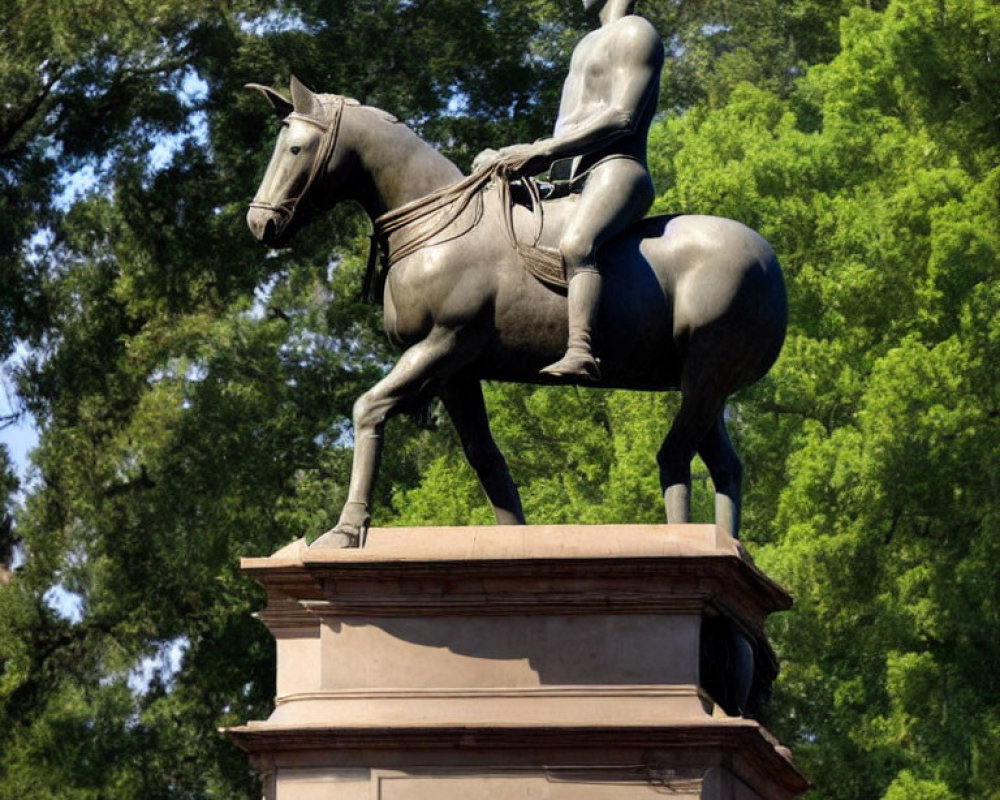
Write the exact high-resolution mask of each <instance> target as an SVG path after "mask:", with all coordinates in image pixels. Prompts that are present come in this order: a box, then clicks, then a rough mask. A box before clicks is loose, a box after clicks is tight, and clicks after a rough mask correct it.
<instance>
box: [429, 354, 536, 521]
mask: <svg viewBox="0 0 1000 800" xmlns="http://www.w3.org/2000/svg"><path fill="white" fill-rule="evenodd" d="M440 396H441V401H442V402H443V403H444V407H445V410H447V412H448V416H450V417H451V421H452V422H453V423H454V425H455V430H457V431H458V436H459V439H461V441H462V449H463V450H464V451H465V458H466V459H467V460H468V462H469V465H470V466H471V467H472V468H473V469H474V470H475V472H476V476H477V477H478V478H479V485H480V486H482V487H483V491H484V492H485V493H486V499H487V500H489V503H490V505H491V506H493V513H494V514H495V515H496V518H497V523H498V524H500V525H523V524H524V511H522V510H521V498H520V496H519V495H518V493H517V486H515V485H514V480H513V478H511V476H510V470H509V469H508V467H507V462H506V460H504V457H503V454H502V453H501V452H500V449H499V448H498V447H497V444H496V442H495V441H494V439H493V433H492V431H490V422H489V418H488V417H487V415H486V403H485V402H484V401H483V389H482V386H481V385H480V383H479V379H478V378H476V377H475V376H473V375H469V374H461V375H457V376H455V377H454V378H452V379H451V380H450V381H448V383H446V384H445V385H444V386H443V387H442V388H441V392H440Z"/></svg>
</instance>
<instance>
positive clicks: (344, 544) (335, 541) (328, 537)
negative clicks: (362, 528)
mask: <svg viewBox="0 0 1000 800" xmlns="http://www.w3.org/2000/svg"><path fill="white" fill-rule="evenodd" d="M360 541H361V537H360V535H359V534H356V533H350V532H348V531H345V530H341V529H338V528H334V529H333V530H329V531H327V532H326V533H324V534H323V535H322V536H320V537H319V538H318V539H317V540H316V541H315V542H313V543H312V544H311V545H309V549H310V550H313V549H315V550H328V549H329V550H334V549H338V550H343V549H347V548H351V547H358V545H359V543H360Z"/></svg>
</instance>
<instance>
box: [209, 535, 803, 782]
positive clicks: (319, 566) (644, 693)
mask: <svg viewBox="0 0 1000 800" xmlns="http://www.w3.org/2000/svg"><path fill="white" fill-rule="evenodd" d="M242 566H243V569H244V571H245V572H247V573H248V574H250V575H251V576H253V577H254V578H256V579H257V580H258V581H260V582H261V583H262V584H263V585H264V586H265V588H266V589H267V592H268V606H267V608H266V609H265V611H263V612H261V614H260V618H261V619H262V621H264V622H265V624H267V625H268V627H269V628H270V629H271V631H272V633H273V634H274V636H275V639H276V641H277V646H278V687H277V688H278V692H277V697H276V699H275V703H276V707H275V711H274V713H273V714H272V715H271V716H270V718H269V719H268V720H267V721H265V722H251V723H249V724H248V725H245V726H240V727H236V728H230V729H228V730H227V733H228V735H229V736H230V737H231V738H232V739H233V740H234V741H235V742H236V743H237V744H238V745H239V746H240V747H242V748H243V749H245V750H247V751H248V752H249V753H250V754H251V757H252V759H253V762H254V765H255V767H256V768H257V769H258V770H259V771H260V772H261V774H262V775H263V777H264V784H265V797H266V798H267V800H292V798H294V800H312V798H317V800H318V798H324V800H326V799H327V798H329V799H331V800H333V799H334V798H336V800H341V798H343V799H344V800H354V798H365V800H377V799H385V800H390V799H391V798H404V797H405V798H407V799H408V800H421V799H422V798H428V800H429V799H430V798H434V799H435V800H438V799H439V798H452V797H454V798H463V799H468V798H491V800H492V798H500V800H506V799H507V798H509V799H510V800H515V799H516V800H522V798H523V800H529V798H530V799H531V800H535V798H552V799H553V800H559V799H561V798H567V800H569V798H573V800H590V799H591V798H593V799H594V800H598V799H599V798H616V799H619V798H632V797H636V798H640V797H654V796H663V795H664V794H668V795H669V796H671V797H678V798H695V797H698V798H727V799H728V800H743V799H744V798H746V799H747V800H749V799H750V798H766V799H767V800H772V799H773V800H784V798H793V797H796V796H798V794H800V793H802V792H803V791H804V790H805V789H806V787H807V784H806V782H805V780H804V779H803V778H802V776H801V774H800V773H799V772H798V771H797V770H796V769H795V767H794V766H793V765H792V763H791V760H790V757H789V755H788V752H787V750H784V749H783V748H781V747H779V746H778V744H777V742H775V741H774V740H773V739H772V738H771V737H770V735H769V734H768V733H767V732H766V731H765V730H764V729H763V728H762V727H761V726H760V725H759V723H757V722H756V721H754V720H751V719H744V718H742V717H738V716H727V715H726V714H725V713H724V712H722V710H721V708H720V707H719V705H718V704H717V703H716V702H715V700H714V699H713V697H712V696H711V695H712V692H714V693H715V694H716V695H719V694H720V693H723V692H725V690H726V687H725V685H724V682H722V683H717V684H716V685H717V688H715V689H712V685H711V684H710V685H709V688H710V689H711V691H706V688H705V686H706V682H705V680H703V673H705V672H706V671H707V670H706V669H705V665H704V658H705V654H706V653H715V652H717V648H716V649H714V650H713V648H712V647H711V646H710V643H708V642H706V640H705V636H706V633H705V632H706V631H707V630H709V629H711V628H712V627H713V626H712V625H709V624H705V623H706V621H710V620H719V619H724V620H725V621H726V624H727V625H731V626H732V627H734V628H735V629H737V630H739V631H740V632H741V635H742V636H743V638H744V640H745V641H747V642H750V643H751V645H752V650H753V660H754V661H755V663H756V677H755V679H754V686H755V687H756V688H757V691H758V692H759V693H763V694H766V692H767V689H768V688H769V684H770V680H771V679H772V678H773V675H774V672H775V665H774V659H773V654H772V653H771V651H770V648H769V646H768V645H767V642H766V639H765V638H764V635H763V623H764V619H765V618H766V616H767V614H769V613H771V612H772V611H775V610H780V609H782V608H786V607H787V606H788V604H789V602H790V599H789V598H788V596H787V595H785V594H784V592H782V591H781V589H780V588H779V587H777V586H776V585H775V584H773V583H772V582H771V581H769V580H768V579H767V578H766V577H765V576H764V575H763V574H762V573H760V572H759V571H758V570H757V569H756V568H755V567H754V566H753V565H752V563H751V562H750V560H749V558H748V557H747V556H746V555H745V552H744V551H743V550H742V549H741V548H740V547H739V545H738V543H737V542H735V541H734V540H732V539H730V538H729V537H728V536H727V535H725V534H724V533H723V532H722V531H720V530H719V529H717V528H715V527H714V526H709V525H683V526H666V525H650V526H635V525H633V526H620V525H619V526H586V527H584V526H532V527H489V528H424V529H419V528H417V529H373V530H372V531H370V533H369V539H368V546H367V547H366V548H365V549H363V550H309V549H308V548H306V547H305V545H304V543H303V542H297V543H294V544H292V545H290V546H289V547H287V548H284V549H283V550H281V551H279V552H278V553H275V554H274V556H272V557H271V558H266V559H244V561H243V564H242ZM716 627H717V626H716ZM715 672H719V670H715ZM720 674H721V673H720Z"/></svg>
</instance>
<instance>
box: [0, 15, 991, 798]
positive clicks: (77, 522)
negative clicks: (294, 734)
mask: <svg viewBox="0 0 1000 800" xmlns="http://www.w3.org/2000/svg"><path fill="white" fill-rule="evenodd" d="M578 6H579V4H578V3H576V2H570V0H559V2H556V0H492V1H491V2H488V3H482V2H470V0H427V1H426V2H395V0H371V1H370V2H364V3H349V2H343V1H342V0H289V2H284V3H280V4H279V3H271V2H266V1H265V0H239V2H232V3H224V4H220V3H208V2H198V1H197V0H187V1H182V0H171V1H170V2H163V1H162V0H129V2H128V3H117V4H108V3H104V2H102V0H92V2H87V3H48V4H39V3H26V2H24V3H22V2H13V3H10V4H8V8H7V9H6V10H5V12H4V14H5V26H4V33H3V35H2V40H0V45H2V46H0V87H2V90H3V94H4V97H5V99H6V98H10V99H9V100H5V103H4V104H3V107H2V108H0V167H2V168H0V189H2V191H0V203H2V210H3V214H0V218H2V220H3V221H2V222H0V242H2V244H3V247H0V355H3V356H6V355H9V354H10V353H11V352H13V349H14V346H15V343H16V342H22V343H24V345H25V346H26V348H27V353H28V355H27V356H26V357H25V358H24V359H22V360H21V362H20V363H19V366H17V367H16V369H15V372H16V379H17V391H18V396H19V399H20V402H21V403H22V404H23V406H24V408H25V409H27V410H29V411H30V412H31V413H32V414H33V415H34V417H35V419H36V420H37V421H38V424H39V427H40V434H41V438H40V444H39V447H38V449H37V451H36V452H35V454H34V457H33V458H34V477H33V479H32V480H31V481H29V482H28V484H27V486H26V487H25V489H26V497H25V500H24V502H23V504H22V506H21V507H20V509H19V510H18V512H17V515H16V525H15V528H14V529H13V531H8V532H7V533H6V534H4V531H3V530H0V534H4V535H0V551H2V550H3V548H4V547H6V546H7V542H8V541H12V540H13V535H14V533H16V536H17V537H19V539H20V541H21V544H20V546H19V547H18V558H17V560H18V562H19V563H20V566H19V568H18V570H17V571H16V572H15V574H14V576H13V577H12V579H11V580H10V581H9V583H6V584H3V582H2V581H0V720H2V724H0V754H2V755H0V798H7V797H10V798H15V797H16V798H33V797H38V798H43V797H44V798H50V797H51V798H90V797H109V798H119V797H120V798H131V797H140V796H141V797H151V798H157V797H163V798H181V797H192V798H198V797H230V796H232V797H249V796H251V795H252V794H253V793H254V787H253V784H252V780H251V778H250V777H249V775H248V773H247V770H246V762H245V759H244V758H243V756H242V755H241V754H240V753H238V752H236V751H235V749H234V748H232V747H231V746H230V745H229V744H228V743H227V742H226V741H225V740H224V739H222V738H221V737H220V736H219V735H218V734H217V733H216V728H217V726H219V725H223V724H229V723H236V722H242V721H245V720H247V719H254V718H263V717H265V716H266V715H267V713H268V710H269V708H268V704H269V702H270V698H271V696H272V695H273V691H274V687H273V674H272V671H273V663H272V646H271V644H270V642H269V637H268V635H267V633H266V631H265V630H264V629H263V627H262V626H260V625H259V624H258V623H256V622H255V621H254V620H253V619H252V618H251V617H250V612H251V610H253V609H254V608H255V607H257V606H258V604H259V602H260V596H259V594H258V593H257V591H256V590H255V588H254V587H253V586H251V585H249V584H248V582H247V581H245V580H243V579H242V578H241V577H240V576H239V574H238V572H237V568H236V567H237V561H238V558H239V556H240V555H262V554H266V553H269V552H271V551H273V550H275V549H276V548H277V547H278V546H280V545H282V544H284V543H285V542H287V541H289V540H291V539H294V538H297V537H300V536H314V535H316V534H318V533H320V532H322V531H323V530H325V528H326V527H328V526H329V525H330V524H331V522H332V521H333V520H334V519H335V517H336V513H337V511H338V509H339V504H340V503H341V502H342V501H343V498H344V494H345V483H346V480H347V477H348V470H349V455H350V453H349V449H350V433H349V424H348V423H349V412H350V408H351V404H352V402H353V400H354V398H355V397H356V395H357V394H359V393H360V392H361V391H362V390H363V389H364V388H365V387H367V386H368V385H370V384H371V383H372V382H373V381H374V380H375V379H376V378H377V376H378V375H380V374H381V372H382V371H383V370H384V369H385V367H386V364H387V363H389V361H390V359H391V357H392V355H391V353H390V351H389V350H388V348H387V346H386V344H385V342H384V338H383V337H382V336H381V334H380V332H379V323H378V320H377V315H376V314H375V313H374V311H373V310H372V309H370V308H368V307H366V306H362V305H360V304H358V303H357V302H356V301H355V300H354V297H355V296H356V293H357V288H358V287H357V284H358V277H359V275H360V272H361V269H362V261H363V258H362V256H361V250H362V248H363V244H364V236H363V231H362V227H361V225H360V224H359V220H358V218H357V216H356V215H354V214H352V213H351V212H350V211H349V210H344V211H338V212H336V213H334V214H333V215H332V216H330V217H329V218H328V219H327V220H326V221H325V223H317V224H315V225H314V226H313V228H312V229H310V230H309V231H307V232H306V233H305V234H303V235H302V237H301V238H300V239H299V240H298V241H297V242H296V244H295V246H294V248H292V249H291V250H287V251H282V252H279V253H270V254H268V253H265V252H263V251H261V250H259V249H258V246H257V245H256V244H255V243H254V242H252V241H251V237H249V235H248V234H247V233H246V231H245V227H244V224H243V222H242V214H243V211H244V208H245V203H246V200H247V199H248V198H249V197H250V196H251V195H252V193H253V189H254V185H255V181H256V180H257V179H258V178H259V176H260V174H261V172H262V170H263V166H264V163H265V160H266V158H267V155H268V152H269V150H270V144H271V140H272V138H273V135H274V127H273V123H271V122H270V121H269V120H268V115H267V110H266V108H265V107H264V106H263V104H262V103H261V102H260V100H259V98H256V97H253V96H251V95H250V94H248V93H244V92H243V91H242V89H241V87H242V85H243V84H244V83H245V82H247V81H257V82H263V83H271V84H273V85H276V86H277V87H279V88H280V87H281V86H282V85H284V84H285V83H286V81H287V78H288V75H289V74H290V73H292V72H294V73H295V74H297V75H298V76H299V77H300V78H302V79H303V80H304V81H305V82H306V83H307V84H309V85H310V86H312V87H313V88H315V89H317V90H320V91H341V92H344V93H346V94H350V95H353V96H355V97H358V98H359V99H361V100H363V101H365V102H369V103H372V104H375V105H379V106H381V107H383V108H386V109H387V110H390V111H392V112H393V113H395V114H397V115H399V116H400V117H402V118H404V119H405V120H406V121H407V122H408V123H409V124H411V125H413V126H414V127H415V128H416V129H417V130H418V131H419V132H420V133H421V134H422V135H424V136H425V137H426V138H428V139H430V140H432V141H433V142H435V143H436V144H437V145H438V146H439V147H441V148H442V149H443V150H444V151H445V152H446V153H448V154H449V155H450V156H452V157H453V158H455V159H456V160H457V161H458V163H460V164H461V165H463V166H466V165H468V163H469V162H470V161H471V157H472V155H473V154H474V153H475V152H476V151H478V150H479V149H480V148H482V147H485V146H495V145H497V144H501V143H507V142H511V141H515V140H518V141H523V140H530V139H533V138H535V137H537V136H540V135H543V134H544V133H545V131H546V130H547V128H549V127H550V125H551V122H552V119H553V117H554V106H555V103H556V100H557V97H558V91H559V82H560V80H561V76H562V74H563V73H564V64H565V60H566V58H567V56H568V52H569V48H570V47H571V45H572V43H573V42H574V41H575V40H576V38H577V37H578V36H579V33H580V30H581V27H582V26H583V25H584V24H585V23H584V20H583V18H582V13H581V9H580V8H579V7H578ZM640 11H642V12H643V13H645V14H647V15H648V16H650V18H651V19H653V20H654V21H655V22H656V23H657V25H658V26H659V27H660V30H661V31H663V32H664V37H665V39H667V40H668V41H669V44H670V58H669V60H668V65H667V68H666V71H665V75H664V82H663V93H662V98H661V100H662V108H663V113H662V115H661V118H660V119H659V121H658V122H657V124H656V125H655V127H654V130H653V132H652V134H651V148H650V158H651V166H652V168H653V171H654V178H655V181H656V185H657V186H658V188H659V190H660V192H661V194H660V197H659V199H658V201H657V210H660V211H668V210H669V211H672V212H673V211H690V212H699V213H713V214H720V215H725V216H731V217H734V218H737V219H740V220H743V221H744V222H746V223H748V224H750V225H752V226H754V227H756V228H757V229H758V230H760V231H761V232H762V233H763V234H764V235H765V236H767V237H768V238H769V239H770V241H771V242H772V243H773V244H774V245H775V248H776V250H777V251H778V253H779V256H780V258H781V260H782V263H783V265H784V267H785V270H786V275H787V279H788V285H789V291H790V298H791V305H792V326H791V329H790V335H789V338H788V341H787V343H786V346H785V350H784V353H783V355H782V357H781V360H780V361H779V363H778V365H777V366H776V368H775V369H774V371H773V372H772V374H771V375H770V376H769V377H768V378H767V379H765V380H764V381H763V382H762V383H761V384H759V385H758V386H756V387H755V388H753V389H752V390H750V391H748V392H745V393H743V394H742V395H740V396H739V397H737V398H735V399H734V401H733V402H732V404H731V406H730V408H729V412H728V413H729V419H730V427H731V429H732V432H733V436H734V438H735V439H736V441H737V446H738V448H739V449H740V451H741V453H742V454H743V456H744V460H745V462H746V466H747V489H746V510H745V524H744V527H745V533H746V538H747V542H748V545H749V546H750V547H751V549H753V551H754V553H755V555H756V556H757V558H758V562H759V563H760V564H761V565H763V566H764V567H765V569H767V570H768V571H769V572H771V573H772V574H773V575H774V576H775V577H776V578H777V579H778V580H779V581H781V582H782V583H784V584H785V585H786V586H787V587H788V588H789V589H790V590H791V591H792V593H793V594H794V595H795V596H796V599H797V605H796V608H795V609H794V610H793V611H792V612H790V613H788V614H785V615H782V616H781V617H780V618H779V619H776V620H775V624H774V627H773V629H772V634H773V638H774V641H775V644H776V647H777V648H778V650H779V655H780V657H781V659H782V663H783V672H782V676H781V678H780V682H779V684H778V693H777V697H776V702H775V704H774V708H773V710H772V717H773V718H772V720H771V722H772V725H773V727H774V728H775V729H776V731H777V732H778V733H779V734H780V736H781V738H782V739H783V740H784V741H785V742H786V743H787V744H789V745H791V746H792V747H793V749H794V750H795V752H796V755H797V758H798V760H799V762H800V763H801V764H802V765H803V767H804V768H805V769H806V770H807V771H808V772H809V773H810V775H811V776H812V777H813V780H814V781H815V783H816V785H817V789H816V790H815V792H814V793H813V796H815V797H817V798H830V799H831V800H832V799H833V798H837V799H838V800H839V799H840V798H844V799H845V800H846V798H857V799H858V800H861V799H862V798H864V799H865V800H867V799H868V798H874V797H883V798H885V800H899V798H924V797H926V798H958V797H984V798H988V797H1000V794H998V793H997V790H996V788H995V776H996V775H997V774H1000V682H998V679H997V678H996V676H995V674H994V672H995V671H994V670H992V669H991V668H990V667H989V665H991V664H995V663H997V661H998V660H1000V652H998V648H1000V644H998V642H1000V601H998V594H997V586H998V585H1000V574H998V571H1000V567H998V566H997V565H998V564H1000V558H998V556H1000V553H998V552H997V550H998V545H997V543H996V542H997V539H998V537H997V532H998V527H1000V526H998V522H1000V505H998V501H997V499H996V498H997V497H998V496H1000V491H998V490H1000V486H998V485H997V481H998V479H997V477H996V475H997V473H996V470H995V467H994V465H995V463H996V461H997V457H998V454H1000V421H998V420H1000V395H998V388H997V387H998V386H1000V380H998V379H1000V374H998V371H1000V366H998V365H1000V323H998V321H997V314H996V311H997V308H1000V213H998V212H1000V208H998V197H1000V167H998V166H997V165H998V164H1000V128H998V124H997V120H998V119H1000V90H998V88H997V87H1000V74H998V73H1000V66H998V65H1000V51H998V50H1000V10H998V9H997V8H996V6H995V4H994V3H992V2H989V1H988V0H892V1H891V2H884V3H869V2H865V3H861V2H849V0H842V1H841V2H835V3H826V2H824V3H820V2H816V1H815V0H768V1H767V2H762V3H748V4H737V3H729V2H716V1H715V0H686V1H685V2H676V3H675V2H670V3H667V2H650V3H646V4H642V6H641V8H640ZM71 176H72V177H71ZM487 403H488V405H489V407H490V409H491V412H492V424H493V427H494V432H495V433H496V435H497V438H498V441H499V442H500V445H501V447H502V449H503V450H504V451H505V453H506V454H507V455H508V458H509V461H510V463H511V467H512V470H513V472H514V475H515V479H516V480H517V481H518V483H519V484H520V485H521V486H522V487H523V494H524V501H525V509H526V511H527V513H528V516H529V520H530V521H533V522H549V523H558V522H595V523H596V522H612V521H617V522H638V521H650V522H655V521H657V520H660V519H662V513H663V512H662V500H661V498H660V497H659V488H658V483H657V478H656V470H655V462H654V455H655V452H656V450H657V448H658V447H659V444H660V441H661V440H662V437H663V436H664V434H665V433H666V430H667V428H668V427H669V423H670V420H671V418H672V415H673V413H674V411H675V410H676V403H677V399H676V398H675V397H668V396H662V395H656V394H627V393H617V392H605V391H596V390H575V389H571V390H567V389H538V390H527V389H525V388H523V387H516V386H507V385H493V386H489V387H487ZM389 437H390V444H389V452H390V456H391V457H390V458H387V459H386V461H385V464H384V467H383V474H382V476H381V479H380V481H379V485H378V487H377V494H378V497H377V501H376V502H377V509H376V524H403V523H408V524H416V523H425V524H466V523H486V522H489V511H488V508H487V506H486V504H485V502H484V500H483V499H482V496H481V492H480V490H479V489H478V487H477V486H476V484H475V480H474V478H473V475H472V473H471V470H469V469H468V467H467V466H466V465H465V464H464V461H463V459H462V456H461V448H460V447H459V446H458V443H457V441H456V437H455V436H454V433H453V432H452V431H451V429H450V425H449V424H448V423H446V422H442V423H441V424H440V425H439V430H438V431H436V432H428V431H426V430H422V429H420V428H419V427H418V426H417V425H415V424H414V423H413V422H412V421H410V420H407V419H399V420H394V421H393V422H392V423H391V424H390V429H389ZM6 460H7V459H6V456H5V455H4V458H3V461H2V462H0V466H2V467H3V469H2V472H3V474H4V475H7V473H8V470H7V469H6ZM15 489H16V484H15V482H14V481H13V479H8V478H6V477H5V478H4V480H3V493H4V496H5V497H13V493H14V491H15ZM10 505H12V502H11V501H8V506H10ZM710 507H711V486H710V484H709V483H708V481H707V475H705V473H704V470H703V469H702V470H699V469H698V468H697V467H696V469H695V516H696V517H698V518H700V519H709V518H710V513H711V508H710ZM4 536H6V538H4ZM5 555H6V554H5V553H4V552H0V557H2V556H5ZM2 560H4V559H3V558H0V561H2Z"/></svg>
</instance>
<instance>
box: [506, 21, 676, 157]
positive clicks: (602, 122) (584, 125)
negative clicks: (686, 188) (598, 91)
mask: <svg viewBox="0 0 1000 800" xmlns="http://www.w3.org/2000/svg"><path fill="white" fill-rule="evenodd" d="M633 19H634V20H635V21H634V22H633V23H632V24H631V25H630V26H629V28H628V30H627V31H624V32H623V34H622V36H623V38H622V39H620V40H619V41H618V43H617V44H618V47H617V48H616V49H617V50H618V57H619V58H620V59H621V61H620V62H619V63H618V64H616V65H615V66H614V68H613V69H614V75H613V79H612V81H611V83H612V87H613V91H614V94H613V96H612V97H610V98H608V104H607V106H605V107H604V108H603V109H601V110H600V111H599V112H597V113H595V114H592V115H591V116H589V117H587V118H586V119H584V120H582V121H581V122H579V123H577V124H575V125H570V126H566V127H563V128H561V129H560V130H559V131H558V133H557V134H556V135H554V136H552V137H551V138H548V139H541V140H539V141H537V142H535V143H534V144H532V145H526V146H523V150H521V152H520V155H521V156H522V157H526V158H527V161H528V163H526V164H525V165H524V167H522V171H523V172H525V173H528V174H532V173H534V172H535V171H541V170H544V169H545V168H546V167H548V165H549V164H551V163H552V162H553V161H555V160H557V159H560V158H570V157H574V156H579V155H585V154H587V153H590V152H593V151H594V150H600V149H602V148H604V147H607V146H608V145H610V144H612V143H614V141H615V140H617V139H621V138H624V137H626V136H629V135H630V134H632V133H633V132H634V131H635V130H636V127H637V126H638V125H639V124H640V122H641V121H642V117H643V112H644V111H645V110H646V105H647V104H648V103H655V102H656V99H657V98H656V97H655V96H652V95H653V94H654V93H655V90H656V87H657V85H658V79H659V76H660V70H661V68H662V67H663V43H662V42H661V41H660V37H659V35H658V34H657V33H656V30H655V29H654V28H653V26H652V25H650V24H649V23H648V22H647V21H646V20H645V19H642V18H641V17H634V18H633ZM506 149H507V148H505V150H506ZM518 149H520V148H518ZM501 154H502V155H503V154H504V152H503V151H501ZM511 155H514V153H511Z"/></svg>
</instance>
